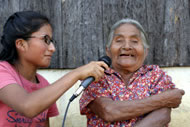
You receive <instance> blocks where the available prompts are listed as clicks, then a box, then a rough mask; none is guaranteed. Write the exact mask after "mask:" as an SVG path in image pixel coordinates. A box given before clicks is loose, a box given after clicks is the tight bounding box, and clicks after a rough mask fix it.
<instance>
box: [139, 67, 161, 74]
mask: <svg viewBox="0 0 190 127" xmlns="http://www.w3.org/2000/svg"><path fill="white" fill-rule="evenodd" d="M142 69H143V70H144V71H145V72H152V73H153V72H159V73H160V72H163V70H162V69H161V68H160V67H159V66H158V65H144V66H142Z"/></svg>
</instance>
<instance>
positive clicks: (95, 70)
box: [74, 61, 108, 81]
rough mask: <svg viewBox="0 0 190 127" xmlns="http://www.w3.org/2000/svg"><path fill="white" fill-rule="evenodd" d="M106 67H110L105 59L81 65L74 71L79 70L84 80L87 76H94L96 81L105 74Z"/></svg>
mask: <svg viewBox="0 0 190 127" xmlns="http://www.w3.org/2000/svg"><path fill="white" fill-rule="evenodd" d="M104 68H105V69H108V65H107V64H106V63H104V62H103V61H97V62H95V61H92V62H90V63H89V64H86V65H84V66H81V67H79V68H77V69H75V70H74V71H75V72H77V74H78V76H79V80H84V79H85V78H87V77H89V76H92V77H94V78H95V81H98V80H100V79H101V78H102V76H103V75H104Z"/></svg>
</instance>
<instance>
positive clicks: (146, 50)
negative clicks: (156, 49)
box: [144, 48, 148, 58]
mask: <svg viewBox="0 0 190 127" xmlns="http://www.w3.org/2000/svg"><path fill="white" fill-rule="evenodd" d="M144 52H145V58H146V57H147V56H148V48H146V49H145V51H144Z"/></svg>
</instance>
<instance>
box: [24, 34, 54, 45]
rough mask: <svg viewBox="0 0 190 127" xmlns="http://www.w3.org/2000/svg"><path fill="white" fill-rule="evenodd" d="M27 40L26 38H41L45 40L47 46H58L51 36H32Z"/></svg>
mask: <svg viewBox="0 0 190 127" xmlns="http://www.w3.org/2000/svg"><path fill="white" fill-rule="evenodd" d="M24 38H25V39H26V38H39V39H43V40H44V42H45V43H46V44H47V45H50V44H51V43H53V44H54V45H55V44H56V41H55V40H54V39H52V38H50V36H49V35H42V36H39V37H38V36H30V37H24Z"/></svg>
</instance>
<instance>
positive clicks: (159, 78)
mask: <svg viewBox="0 0 190 127" xmlns="http://www.w3.org/2000/svg"><path fill="white" fill-rule="evenodd" d="M152 78H153V79H152V80H151V81H152V83H151V86H150V94H151V95H155V94H159V93H161V92H164V91H166V90H168V89H173V88H175V84H174V83H173V82H172V78H171V77H170V76H169V75H167V74H166V73H165V72H164V71H163V70H161V69H160V68H159V67H158V66H156V67H154V69H153V75H152Z"/></svg>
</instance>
